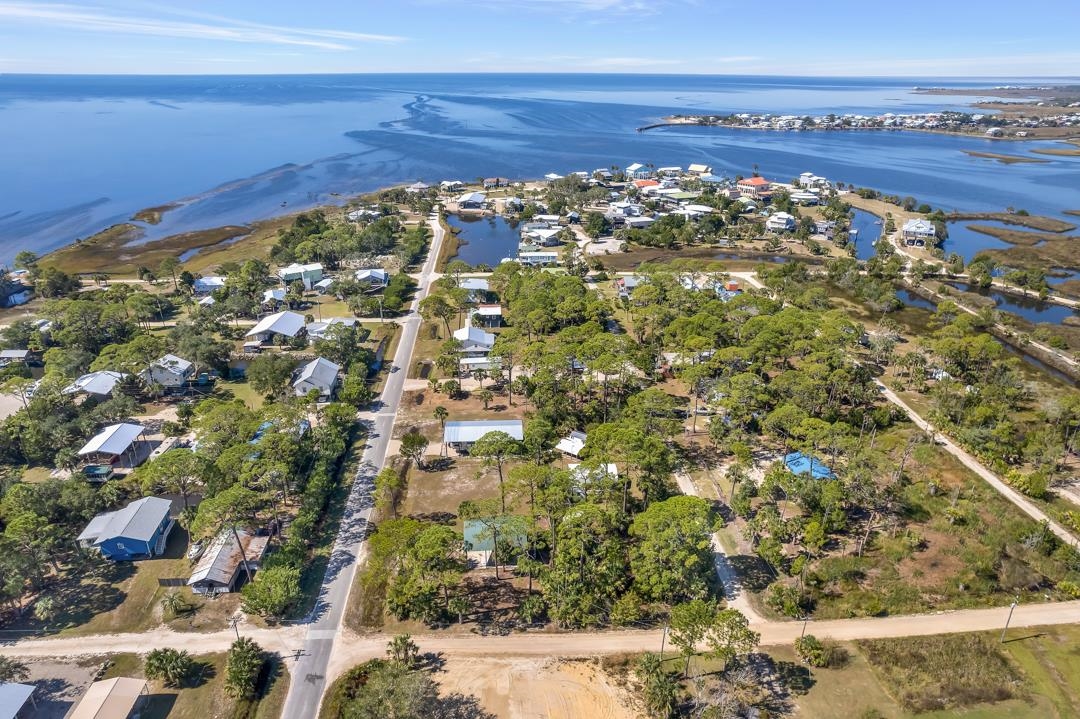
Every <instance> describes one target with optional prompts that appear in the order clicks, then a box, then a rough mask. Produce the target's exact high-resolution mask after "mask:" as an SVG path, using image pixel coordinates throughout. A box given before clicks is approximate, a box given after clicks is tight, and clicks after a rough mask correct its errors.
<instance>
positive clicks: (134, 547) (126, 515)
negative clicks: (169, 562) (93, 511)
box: [76, 497, 175, 562]
mask: <svg viewBox="0 0 1080 719" xmlns="http://www.w3.org/2000/svg"><path fill="white" fill-rule="evenodd" d="M171 510H172V502H170V501H169V500H167V499H162V498H160V497H144V498H142V499H140V500H138V501H136V502H132V503H131V504H129V505H128V506H126V507H124V508H123V509H120V510H117V511H115V512H104V513H102V514H99V515H97V516H96V517H94V518H93V519H91V520H90V524H88V525H86V529H84V530H83V531H82V534H80V535H79V537H78V539H77V540H76V541H78V543H79V546H81V547H84V548H90V547H93V548H94V549H97V550H99V551H100V552H101V554H102V556H104V557H105V558H106V559H111V560H113V561H114V562H123V561H127V560H131V559H150V558H153V557H156V556H158V555H160V554H161V553H162V552H164V551H165V544H166V542H167V541H168V539H169V533H170V532H171V531H172V528H173V525H174V524H175V522H174V521H173V519H172V518H171V517H170V516H169V513H170V511H171Z"/></svg>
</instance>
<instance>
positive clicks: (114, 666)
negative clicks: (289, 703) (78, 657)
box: [102, 652, 289, 719]
mask: <svg viewBox="0 0 1080 719" xmlns="http://www.w3.org/2000/svg"><path fill="white" fill-rule="evenodd" d="M194 658H195V662H196V667H197V673H196V676H195V678H193V679H192V680H191V681H189V683H188V686H185V687H182V688H179V689H174V688H171V687H165V686H163V685H162V684H161V682H160V681H151V682H150V700H149V702H148V705H147V706H146V707H145V708H144V709H143V710H142V712H141V714H140V717H141V718H142V719H166V717H167V718H168V719H218V718H221V719H277V718H278V717H280V716H281V710H282V708H283V706H284V703H285V693H286V692H287V691H288V688H289V675H288V672H286V671H285V668H284V666H283V664H282V662H281V660H280V659H278V658H276V657H274V658H272V659H271V661H270V662H268V664H267V666H266V668H265V669H264V674H263V676H262V677H261V679H262V686H261V687H260V691H259V695H258V697H257V698H255V699H252V700H238V699H233V698H232V697H230V696H229V695H227V694H226V693H225V653H223V652H222V653H216V654H201V655H195V657H194ZM110 662H111V665H110V666H109V668H108V669H107V670H106V671H105V673H104V676H103V677H102V678H103V679H111V678H113V677H139V678H142V677H143V660H142V657H140V656H138V655H135V654H116V655H113V656H111V657H110Z"/></svg>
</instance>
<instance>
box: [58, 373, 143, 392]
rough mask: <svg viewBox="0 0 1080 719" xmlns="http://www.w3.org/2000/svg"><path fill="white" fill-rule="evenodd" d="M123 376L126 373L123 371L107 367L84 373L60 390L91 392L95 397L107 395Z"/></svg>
mask: <svg viewBox="0 0 1080 719" xmlns="http://www.w3.org/2000/svg"><path fill="white" fill-rule="evenodd" d="M125 377H127V375H126V374H124V373H123V372H113V371H112V370H107V369H106V370H100V371H98V372H91V373H90V374H84V375H83V376H82V377H80V378H79V379H77V380H75V381H74V382H72V383H71V384H69V385H68V386H67V387H64V389H62V390H61V392H62V393H63V394H92V395H95V396H97V397H108V396H109V395H110V394H112V391H113V388H114V387H116V385H117V384H119V383H120V382H121V381H122V380H123V379H124V378H125Z"/></svg>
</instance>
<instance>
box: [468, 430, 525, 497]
mask: <svg viewBox="0 0 1080 719" xmlns="http://www.w3.org/2000/svg"><path fill="white" fill-rule="evenodd" d="M469 453H470V454H472V455H474V456H476V457H484V458H485V459H486V460H488V461H489V462H493V463H494V464H495V466H496V467H497V468H498V470H499V501H500V506H501V507H502V513H503V514H506V487H505V486H504V484H503V460H505V459H506V458H507V457H509V456H512V455H515V454H520V453H521V443H520V442H518V441H517V440H516V439H514V438H513V437H511V436H510V435H508V434H507V433H506V432H488V433H487V434H485V435H484V436H483V437H481V438H480V439H478V440H476V442H474V443H473V445H472V447H471V448H470V449H469Z"/></svg>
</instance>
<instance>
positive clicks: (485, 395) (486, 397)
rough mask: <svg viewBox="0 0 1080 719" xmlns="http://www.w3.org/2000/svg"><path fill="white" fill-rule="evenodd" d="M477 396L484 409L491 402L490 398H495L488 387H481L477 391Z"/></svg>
mask: <svg viewBox="0 0 1080 719" xmlns="http://www.w3.org/2000/svg"><path fill="white" fill-rule="evenodd" d="M477 398H479V400H480V401H481V402H483V403H484V409H487V408H488V405H489V404H491V400H493V399H495V393H494V392H492V391H491V390H489V389H483V390H480V392H478V393H477Z"/></svg>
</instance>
